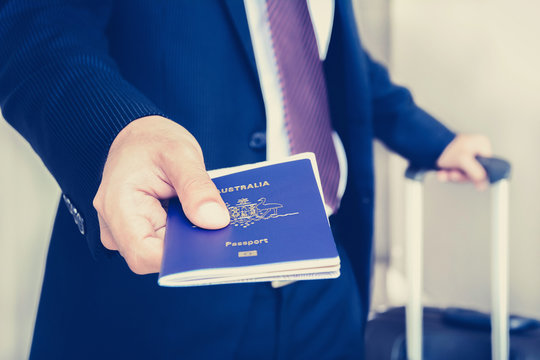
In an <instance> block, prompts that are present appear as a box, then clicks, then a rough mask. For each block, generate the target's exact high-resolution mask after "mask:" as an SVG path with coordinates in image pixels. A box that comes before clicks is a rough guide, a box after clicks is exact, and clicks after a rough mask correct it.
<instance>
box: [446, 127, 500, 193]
mask: <svg viewBox="0 0 540 360" xmlns="http://www.w3.org/2000/svg"><path fill="white" fill-rule="evenodd" d="M478 155H480V156H485V157H490V156H492V153H491V143H490V142H489V139H488V138H487V137H485V136H483V135H470V134H459V135H457V136H456V137H455V139H454V140H453V141H452V142H451V143H450V144H448V146H447V147H446V148H445V149H444V151H443V153H442V154H441V156H439V158H438V159H437V166H438V167H439V168H440V169H441V170H439V171H438V172H437V177H438V178H439V180H440V181H453V182H467V181H470V182H472V183H473V184H474V185H475V186H476V188H477V189H478V190H484V189H485V188H486V187H487V184H488V181H487V174H486V171H485V170H484V168H483V167H482V165H480V163H479V162H478V161H476V156H478Z"/></svg>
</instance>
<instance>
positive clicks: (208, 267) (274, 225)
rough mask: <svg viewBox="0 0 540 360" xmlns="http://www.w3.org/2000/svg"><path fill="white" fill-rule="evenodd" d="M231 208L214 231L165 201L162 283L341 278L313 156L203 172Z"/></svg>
mask: <svg viewBox="0 0 540 360" xmlns="http://www.w3.org/2000/svg"><path fill="white" fill-rule="evenodd" d="M209 173H210V176H211V177H212V180H213V181H214V183H215V184H216V187H217V188H218V190H219V191H220V192H221V196H222V198H223V200H224V201H225V204H226V205H227V208H228V209H229V213H230V216H231V222H230V224H229V225H228V226H227V227H225V228H224V229H220V230H205V229H202V228H198V227H196V226H195V225H193V224H192V223H191V222H190V221H189V220H188V219H187V217H186V216H185V215H184V213H183V211H182V206H181V204H180V203H179V201H178V199H172V200H171V201H170V203H169V208H168V214H167V227H166V232H165V243H164V253H163V261H162V264H161V271H160V274H159V280H158V282H159V284H160V285H162V286H196V285H213V284H227V283H240V282H256V281H273V282H274V281H294V280H308V279H327V278H336V277H338V276H339V269H340V259H339V255H338V252H337V249H336V245H335V242H334V239H333V236H332V232H331V229H330V225H329V223H328V218H327V216H326V212H325V207H324V203H323V196H322V190H321V186H320V180H319V175H318V171H317V165H316V162H315V156H314V155H313V154H311V153H305V154H299V155H295V156H292V157H290V158H288V159H287V160H286V161H281V162H262V163H257V164H252V165H244V166H240V167H236V168H229V169H222V170H217V171H211V172H209Z"/></svg>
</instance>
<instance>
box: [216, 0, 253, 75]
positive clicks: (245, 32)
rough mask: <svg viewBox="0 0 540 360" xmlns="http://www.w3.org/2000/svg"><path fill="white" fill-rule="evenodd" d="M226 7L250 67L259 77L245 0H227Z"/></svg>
mask: <svg viewBox="0 0 540 360" xmlns="http://www.w3.org/2000/svg"><path fill="white" fill-rule="evenodd" d="M224 4H225V7H226V8H227V11H228V13H229V16H230V17H231V21H232V23H233V24H234V27H235V29H236V32H237V34H238V38H239V40H240V42H241V43H242V47H243V48H244V53H245V55H246V56H247V60H248V62H249V66H250V68H251V70H252V71H253V73H254V75H255V76H256V77H257V78H258V76H257V65H256V63H255V54H254V53H253V46H252V44H251V37H250V36H249V25H248V22H247V18H246V10H245V8H244V1H243V0H226V1H224Z"/></svg>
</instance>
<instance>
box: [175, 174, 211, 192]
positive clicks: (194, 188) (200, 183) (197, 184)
mask: <svg viewBox="0 0 540 360" xmlns="http://www.w3.org/2000/svg"><path fill="white" fill-rule="evenodd" d="M208 191H215V185H214V183H213V182H212V180H210V178H208V177H204V176H195V177H192V178H190V179H189V180H187V181H186V182H185V183H184V186H183V187H182V193H183V194H193V193H201V192H208Z"/></svg>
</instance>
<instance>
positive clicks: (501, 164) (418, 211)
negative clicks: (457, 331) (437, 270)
mask: <svg viewBox="0 0 540 360" xmlns="http://www.w3.org/2000/svg"><path fill="white" fill-rule="evenodd" d="M477 160H478V162H479V163H480V164H481V165H482V166H483V167H484V169H485V170H486V173H487V176H488V179H489V182H490V183H491V185H492V186H491V189H492V204H493V206H492V220H491V222H492V234H491V242H492V244H491V249H492V252H491V286H492V290H491V292H492V316H491V322H492V326H491V328H492V332H491V339H492V341H491V343H492V346H491V347H492V359H494V360H495V359H496V360H507V359H508V355H509V330H508V181H507V180H508V179H509V178H510V163H509V162H508V161H506V160H503V159H499V158H485V157H480V156H478V157H477ZM432 170H436V169H426V168H419V167H415V166H413V165H411V166H409V167H408V168H407V171H406V172H405V177H406V178H407V179H408V181H407V185H406V191H405V205H406V213H405V242H406V246H405V250H406V252H405V260H406V265H405V266H406V272H407V274H406V276H407V281H408V290H409V294H408V300H407V305H406V331H407V337H406V340H407V357H408V359H409V360H421V359H422V287H423V284H422V282H423V281H422V280H423V276H422V272H423V260H422V258H423V254H422V252H423V234H422V232H423V223H422V206H423V191H422V183H423V180H424V178H425V175H426V173H427V172H429V171H432Z"/></svg>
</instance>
